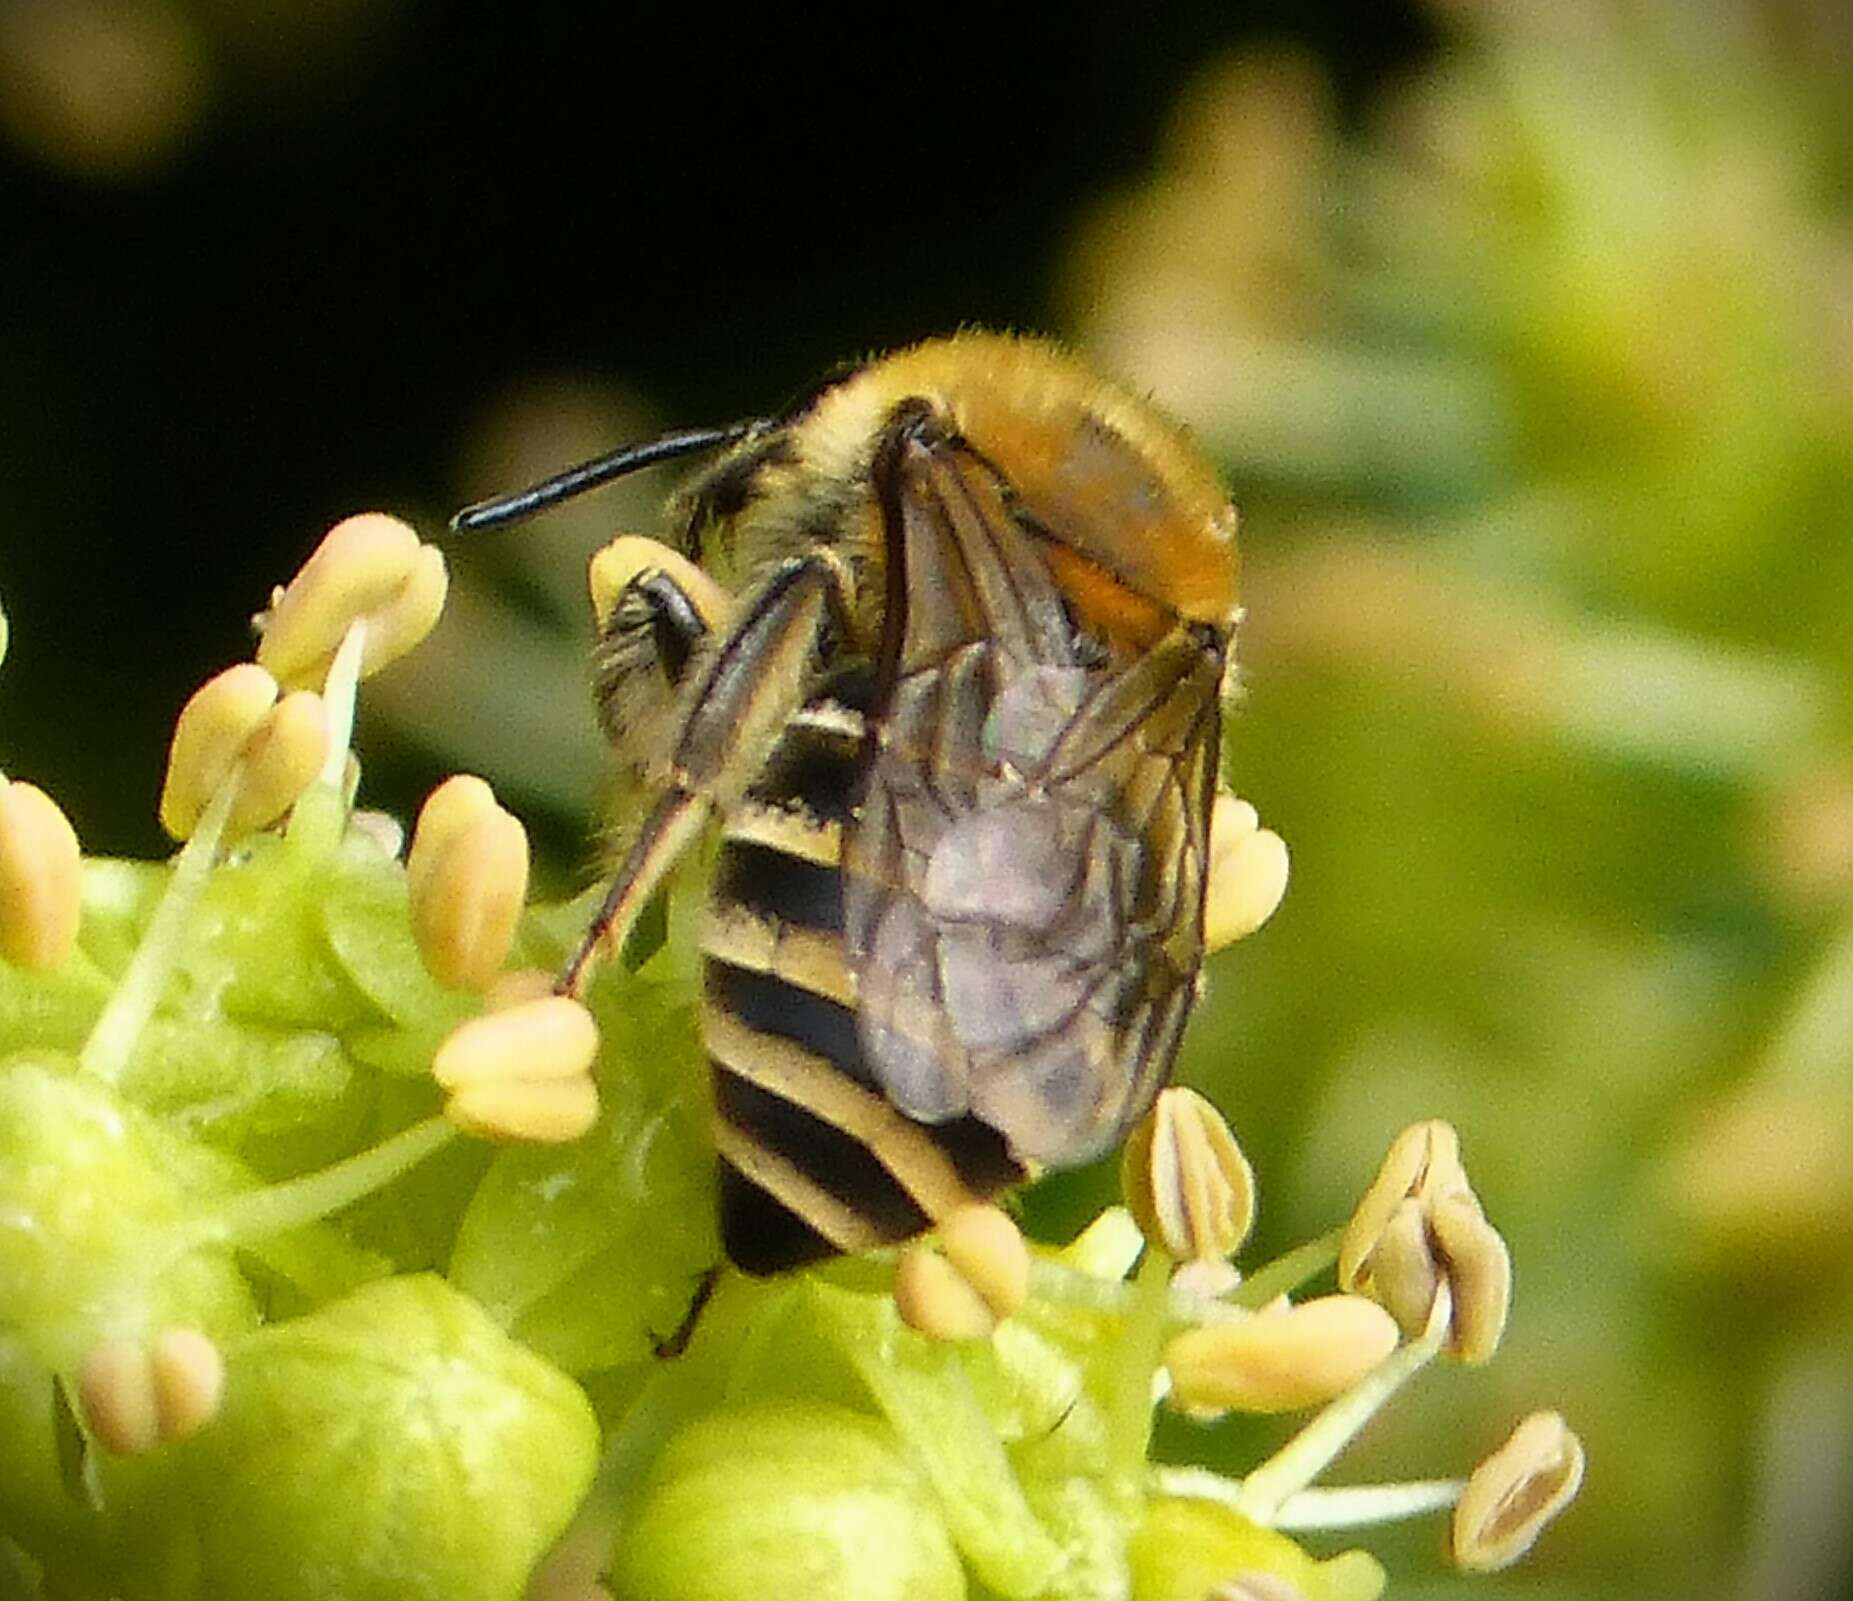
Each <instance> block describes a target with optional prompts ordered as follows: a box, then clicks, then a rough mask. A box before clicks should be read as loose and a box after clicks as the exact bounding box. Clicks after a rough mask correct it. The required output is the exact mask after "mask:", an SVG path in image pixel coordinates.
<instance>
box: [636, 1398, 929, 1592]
mask: <svg viewBox="0 0 1853 1601" xmlns="http://www.w3.org/2000/svg"><path fill="white" fill-rule="evenodd" d="M612 1576H613V1578H614V1579H615V1580H616V1584H615V1586H614V1587H615V1588H616V1590H617V1592H618V1593H619V1594H620V1595H623V1596H626V1597H628V1598H629V1601H711V1598H712V1597H715V1596H747V1595H753V1596H803V1597H805V1598H806V1601H962V1598H963V1597H964V1595H965V1594H966V1583H965V1576H964V1573H963V1571H962V1570H961V1568H960V1565H959V1559H958V1555H957V1553H956V1552H955V1550H954V1548H953V1544H952V1540H951V1537H950V1536H949V1534H948V1532H947V1528H946V1519H945V1514H944V1513H943V1512H942V1510H941V1507H940V1504H939V1501H938V1499H937V1498H936V1497H935V1495H934V1494H933V1490H932V1488H931V1487H930V1486H929V1484H928V1483H927V1482H926V1480H925V1479H924V1478H922V1477H921V1475H920V1473H919V1472H918V1471H917V1470H916V1469H915V1468H914V1466H913V1465H912V1464H911V1463H910V1462H909V1461H908V1460H907V1458H906V1456H905V1455H904V1454H903V1453H902V1451H901V1450H900V1447H899V1444H898V1442H897V1441H896V1440H895V1438H894V1436H893V1435H892V1434H891V1433H890V1432H889V1431H888V1429H887V1428H885V1427H884V1426H883V1425H882V1424H881V1423H880V1422H878V1421H877V1420H876V1419H874V1418H870V1417H866V1416H863V1415H862V1414H860V1413H857V1412H851V1411H849V1410H847V1409H845V1408H842V1407H836V1406H827V1405H825V1404H823V1403H821V1402H785V1403H770V1404H762V1405H759V1406H753V1407H747V1408H734V1409H729V1410H726V1411H722V1412H717V1413H713V1414H711V1415H709V1416H707V1417H704V1418H701V1419H699V1420H698V1421H696V1422H694V1423H692V1424H690V1425H689V1426H688V1427H687V1428H685V1429H684V1430H683V1431H682V1432H681V1433H680V1434H678V1435H676V1436H675V1437H674V1438H672V1439H671V1440H670V1442H669V1443H668V1445H667V1446H665V1447H664V1448H663V1451H662V1453H661V1455H660V1456H659V1457H658V1459H657V1462H656V1466H655V1467H654V1469H653V1470H652V1472H651V1477H650V1482H649V1484H648V1485H647V1486H646V1488H645V1489H644V1491H643V1493H642V1495H641V1497H640V1500H639V1503H638V1505H637V1508H636V1511H635V1513H634V1514H633V1515H632V1516H631V1517H630V1518H629V1519H628V1520H627V1523H626V1527H625V1531H624V1536H623V1538H622V1539H621V1540H620V1542H619V1544H618V1549H617V1552H616V1555H615V1558H614V1568H613V1575H612Z"/></svg>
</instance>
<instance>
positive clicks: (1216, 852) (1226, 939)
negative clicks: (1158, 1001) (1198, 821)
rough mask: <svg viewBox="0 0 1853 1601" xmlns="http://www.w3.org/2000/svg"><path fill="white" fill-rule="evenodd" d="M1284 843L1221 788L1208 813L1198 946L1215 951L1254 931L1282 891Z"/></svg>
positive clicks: (1285, 864) (1285, 872)
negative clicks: (1205, 880)
mask: <svg viewBox="0 0 1853 1601" xmlns="http://www.w3.org/2000/svg"><path fill="white" fill-rule="evenodd" d="M1288 868H1289V863H1288V856H1287V844H1286V841H1285V840H1283V839H1282V838H1281V837H1280V835H1278V834H1276V833H1274V832H1273V830H1271V829H1266V828H1263V827H1261V819H1260V816H1259V815H1258V814H1257V813H1256V811H1255V809H1254V807H1252V806H1251V805H1249V804H1248V802H1247V801H1245V800H1238V799H1237V798H1236V797H1235V796H1234V795H1231V794H1230V793H1229V792H1228V791H1227V790H1224V791H1223V792H1222V793H1220V794H1218V795H1217V797H1216V805H1215V809H1214V810H1213V811H1212V812H1211V813H1210V859H1209V871H1208V877H1209V884H1208V888H1207V890H1206V891H1205V895H1204V902H1203V944H1204V948H1205V949H1206V950H1210V951H1219V950H1221V949H1222V948H1223V947H1224V946H1225V945H1231V944H1233V943H1234V942H1235V941H1236V940H1239V939H1243V938H1245V937H1246V936H1248V935H1250V934H1252V933H1254V931H1255V930H1256V929H1258V928H1259V927H1260V926H1261V925H1262V924H1263V923H1265V922H1266V921H1267V920H1268V919H1269V918H1270V917H1272V916H1273V915H1274V912H1275V910H1276V908H1278V907H1279V905H1280V903H1281V899H1282V897H1284V896H1285V895H1286V893H1287V876H1288Z"/></svg>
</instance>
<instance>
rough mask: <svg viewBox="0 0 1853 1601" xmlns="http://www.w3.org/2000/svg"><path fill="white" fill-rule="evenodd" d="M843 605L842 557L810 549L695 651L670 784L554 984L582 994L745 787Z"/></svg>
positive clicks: (844, 611) (795, 703)
mask: <svg viewBox="0 0 1853 1601" xmlns="http://www.w3.org/2000/svg"><path fill="white" fill-rule="evenodd" d="M642 598H643V600H644V602H645V603H646V604H648V597H642ZM849 612H850V601H849V594H848V575H847V573H846V571H845V570H844V568H843V565H842V563H841V562H840V561H839V560H838V559H837V558H836V557H835V556H834V555H833V554H831V553H829V552H817V553H814V554H812V555H809V556H805V557H801V558H798V559H794V560H792V561H790V562H787V563H786V564H785V565H784V566H782V567H780V568H779V569H778V571H777V572H776V573H774V574H773V576H772V577H771V578H770V579H769V580H768V581H767V582H766V583H765V584H764V585H763V586H762V587H761V588H760V589H759V591H758V592H757V593H756V594H755V595H753V596H752V597H751V598H750V599H749V600H748V601H747V602H746V604H745V605H744V606H743V607H742V609H741V610H740V612H739V614H738V616H737V617H736V618H735V619H734V620H733V622H732V623H731V625H730V626H729V629H728V632H727V635H726V637H725V638H724V639H722V640H721V642H720V644H719V645H718V647H716V648H714V649H713V650H712V651H710V652H708V653H707V654H706V655H705V656H702V657H697V658H696V661H697V663H698V665H697V666H696V667H695V669H694V670H695V671H696V672H697V673H698V674H699V677H698V678H697V679H696V680H695V684H696V687H695V689H694V690H693V692H692V695H691V698H690V699H689V700H688V701H687V702H686V708H687V709H686V711H685V712H684V713H683V716H682V720H681V723H680V725H679V726H678V727H677V728H676V730H675V737H674V740H673V742H672V743H671V745H670V746H669V753H668V762H667V766H668V773H669V779H668V783H667V784H666V785H665V786H663V788H662V793H661V794H660V795H659V796H658V798H657V801H656V804H655V806H654V807H653V808H652V809H651V810H650V812H649V814H648V816H647V817H646V818H645V820H644V824H643V828H642V830H641V831H640V832H639V833H638V835H637V836H636V838H635V839H634V840H633V841H632V842H631V846H630V849H629V850H628V851H627V852H626V854H625V857H624V860H623V862H622V863H621V864H620V866H619V868H618V871H617V875H616V876H615V877H614V878H613V879H612V881H611V887H610V889H609V890H608V891H607V892H606V895H605V900H604V904H603V905H602V906H601V907H600V908H599V913H598V916H597V917H596V918H594V919H593V922H592V925H591V927H590V928H588V929H587V930H586V934H585V938H584V939H583V940H582V941H581V942H580V946H579V949H578V950H577V952H576V953H575V954H574V956H573V959H572V960H571V961H570V962H569V963H568V964H567V966H566V969H565V971H564V972H563V973H561V975H560V977H559V980H558V981H557V982H556V984H555V985H554V988H555V990H556V991H558V992H559V993H561V994H565V995H579V994H582V993H583V992H584V989H585V985H586V982H587V981H588V979H589V978H590V975H591V971H592V968H593V967H594V965H595V964H596V963H597V962H598V960H599V959H600V958H601V957H602V956H603V955H605V954H606V953H608V952H610V951H614V950H616V949H618V948H619V947H620V946H621V945H622V944H623V942H624V936H625V935H626V934H627V933H628V932H629V931H630V926H631V924H632V922H633V921H634V920H635V919H636V916H637V913H638V912H639V911H640V910H641V909H642V908H643V906H644V904H645V903H646V902H647V901H648V900H649V898H650V896H651V895H653V894H654V893H655V892H656V889H657V887H658V886H659V885H660V884H661V883H662V881H663V878H664V876H665V875H666V874H667V873H668V871H669V869H670V868H671V867H672V866H673V865H674V864H675V862H676V860H677V859H678V858H679V857H680V856H681V855H682V853H683V852H684V851H685V850H687V849H688V848H689V846H690V845H692V844H693V843H694V842H695V841H696V839H698V838H699V837H700V835H701V831H702V829H703V828H704V827H705V826H706V825H707V821H708V818H709V815H710V814H711V813H712V812H713V811H714V810H715V809H716V808H717V807H721V806H725V805H727V804H728V803H730V802H731V801H733V800H734V799H736V798H737V797H738V796H739V794H740V793H742V792H743V791H744V790H745V789H746V787H747V785H748V784H749V783H750V782H751V781H752V778H753V775H754V774H755V773H756V772H757V771H758V769H759V767H760V765H761V764H762V763H763V762H764V760H765V758H766V754H767V752H768V751H770V750H771V748H772V745H773V742H774V741H775V740H776V739H777V738H778V735H779V731H780V729H781V728H783V727H784V725H785V722H786V720H787V719H788V718H789V717H790V716H791V714H792V713H793V712H794V711H796V710H797V708H798V707H799V706H800V705H801V704H802V703H803V700H804V697H805V694H806V693H807V691H808V689H809V686H810V684H811V681H812V679H813V678H814V676H815V667H816V659H817V646H818V642H819V640H820V638H821V637H822V634H823V630H824V627H825V624H826V623H827V622H829V621H830V620H831V619H832V618H839V619H840V618H842V617H845V616H847V615H848V614H849Z"/></svg>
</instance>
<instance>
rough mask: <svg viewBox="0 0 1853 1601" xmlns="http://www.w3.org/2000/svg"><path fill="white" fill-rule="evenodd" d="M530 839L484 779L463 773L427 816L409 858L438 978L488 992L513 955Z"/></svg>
mask: <svg viewBox="0 0 1853 1601" xmlns="http://www.w3.org/2000/svg"><path fill="white" fill-rule="evenodd" d="M527 888H528V836H527V830H526V829H524V828H523V827H522V826H521V822H520V819H518V818H516V817H515V816H513V815H512V814H511V813H509V812H506V811H504V810H503V809H502V808H501V807H500V806H498V805H497V804H496V802H495V797H494V795H493V794H492V793H491V792H490V789H489V786H488V785H487V784H485V783H483V781H482V780H481V779H479V778H472V777H468V776H466V775H459V776H458V777H456V778H452V779H448V780H446V782H444V783H443V784H441V785H439V786H438V788H437V789H436V790H434V791H433V792H432V794H431V796H430V798H429V799H428V800H427V801H426V802H425V805H424V808H423V810H422V811H421V812H420V813H419V818H418V826H417V827H416V828H415V829H414V830H413V833H412V846H411V851H410V853H409V855H408V857H407V861H406V889H407V894H408V896H409V898H410V905H411V920H412V937H413V939H414V940H415V941H416V943H417V945H418V953H419V955H420V957H422V958H423V960H424V964H425V966H426V968H427V969H428V970H429V971H430V973H431V976H432V977H433V978H435V979H436V980H437V981H438V982H439V983H440V984H443V985H445V986H446V987H447V988H450V989H473V990H482V989H487V988H488V987H489V985H491V984H492V983H494V982H495V979H496V976H497V975H498V974H499V973H500V972H501V971H502V966H503V964H504V963H505V962H506V961H507V960H508V953H509V950H510V948H511V947H512V945H513V943H514V937H515V927H516V924H517V923H518V922H519V921H520V919H521V908H522V905H523V904H524V902H525V901H526V899H527Z"/></svg>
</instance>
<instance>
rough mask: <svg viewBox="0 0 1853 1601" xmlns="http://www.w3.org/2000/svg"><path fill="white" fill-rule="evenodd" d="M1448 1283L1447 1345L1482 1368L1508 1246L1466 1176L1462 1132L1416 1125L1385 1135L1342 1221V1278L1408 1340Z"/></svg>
mask: <svg viewBox="0 0 1853 1601" xmlns="http://www.w3.org/2000/svg"><path fill="white" fill-rule="evenodd" d="M1444 1282H1445V1283H1446V1285H1447V1287H1448V1292H1449V1296H1450V1308H1451V1310H1450V1312H1449V1327H1448V1343H1447V1349H1448V1352H1449V1354H1450V1355H1452V1356H1455V1357H1457V1358H1458V1359H1459V1360H1461V1361H1463V1362H1466V1363H1469V1364H1472V1365H1475V1366H1478V1365H1479V1364H1481V1363H1484V1362H1486V1361H1488V1360H1490V1359H1491V1357H1492V1355H1493V1352H1494V1351H1496V1350H1497V1349H1498V1347H1499V1340H1500V1336H1501V1335H1502V1334H1503V1333H1504V1331H1505V1323H1506V1314H1507V1312H1508V1310H1509V1309H1510V1306H1511V1301H1512V1258H1511V1253H1510V1252H1509V1251H1508V1250H1507V1249H1506V1243H1505V1241H1504V1240H1503V1239H1501V1238H1500V1235H1499V1232H1498V1230H1496V1229H1495V1228H1494V1227H1493V1226H1492V1225H1491V1224H1490V1223H1488V1222H1487V1221H1486V1215H1485V1213H1484V1212H1482V1211H1481V1209H1480V1201H1479V1198H1478V1197H1477V1196H1476V1195H1475V1194H1474V1193H1473V1187H1472V1186H1471V1185H1470V1184H1469V1183H1468V1182H1467V1174H1466V1171H1465V1169H1464V1168H1462V1166H1461V1160H1460V1139H1459V1136H1458V1135H1456V1134H1455V1132H1454V1130H1453V1128H1452V1127H1450V1126H1449V1125H1448V1124H1446V1123H1442V1122H1427V1123H1415V1124H1411V1125H1410V1126H1409V1127H1408V1128H1406V1129H1404V1130H1403V1131H1402V1133H1401V1134H1399V1135H1397V1137H1396V1138H1395V1140H1394V1141H1392V1142H1391V1145H1390V1150H1389V1153H1388V1154H1387V1155H1386V1156H1385V1157H1384V1160H1383V1166H1382V1167H1381V1168H1380V1169H1379V1170H1378V1173H1377V1177H1376V1179H1375V1180H1374V1181H1373V1182H1372V1184H1371V1187H1370V1188H1369V1190H1367V1191H1366V1192H1365V1195H1364V1198H1363V1200H1361V1201H1360V1202H1359V1203H1358V1208H1357V1210H1356V1212H1354V1213H1353V1214H1352V1217H1351V1221H1350V1222H1349V1223H1348V1224H1347V1225H1346V1227H1345V1234H1344V1238H1343V1239H1342V1240H1341V1241H1340V1243H1339V1248H1338V1283H1339V1287H1340V1288H1341V1289H1345V1290H1351V1291H1356V1292H1357V1293H1358V1294H1361V1295H1367V1296H1369V1297H1370V1298H1371V1299H1372V1300H1374V1301H1376V1302H1377V1303H1378V1304H1379V1305H1381V1306H1383V1307H1385V1308H1386V1309H1387V1310H1388V1311H1389V1312H1390V1313H1391V1314H1392V1315H1393V1316H1394V1317H1395V1319H1396V1321H1397V1323H1398V1324H1399V1325H1400V1326H1401V1328H1402V1330H1403V1332H1404V1333H1405V1334H1407V1335H1409V1336H1410V1338H1412V1339H1413V1338H1415V1337H1416V1336H1417V1335H1419V1334H1421V1333H1422V1331H1423V1330H1424V1329H1425V1328H1426V1327H1427V1326H1428V1319H1429V1314H1430V1312H1431V1311H1432V1310H1433V1308H1434V1305H1435V1298H1436V1296H1437V1295H1438V1294H1439V1293H1440V1289H1441V1286H1442V1284H1443V1283H1444Z"/></svg>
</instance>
